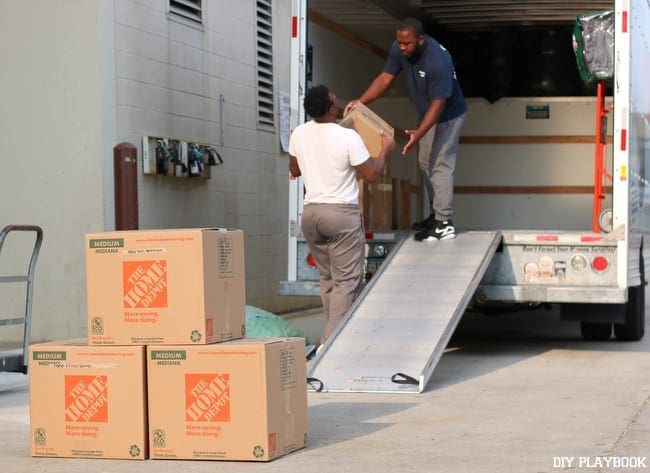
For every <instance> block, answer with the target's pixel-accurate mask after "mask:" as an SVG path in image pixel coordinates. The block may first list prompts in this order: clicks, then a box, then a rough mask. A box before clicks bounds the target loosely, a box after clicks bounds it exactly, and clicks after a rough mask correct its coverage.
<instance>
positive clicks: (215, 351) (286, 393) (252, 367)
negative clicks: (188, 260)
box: [147, 338, 307, 461]
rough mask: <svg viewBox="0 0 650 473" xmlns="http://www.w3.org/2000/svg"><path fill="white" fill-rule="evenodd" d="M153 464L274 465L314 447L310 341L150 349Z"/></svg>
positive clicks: (149, 385) (150, 432)
mask: <svg viewBox="0 0 650 473" xmlns="http://www.w3.org/2000/svg"><path fill="white" fill-rule="evenodd" d="M147 369H148V375H147V377H148V383H147V384H148V392H149V446H150V452H151V458H158V459H165V458H171V459H196V460H199V459H202V460H250V461H268V460H271V459H273V458H277V457H279V456H281V455H284V454H287V453H289V452H292V451H294V450H298V449H300V448H303V447H304V446H305V445H306V444H307V383H306V376H307V374H306V371H307V367H306V361H305V339H304V338H283V339H278V338H275V339H244V340H234V341H231V342H225V343H218V344H214V345H205V346H196V345H188V346H173V345H168V346H155V347H154V346H150V347H147Z"/></svg>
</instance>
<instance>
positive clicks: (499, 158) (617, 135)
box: [280, 0, 650, 340]
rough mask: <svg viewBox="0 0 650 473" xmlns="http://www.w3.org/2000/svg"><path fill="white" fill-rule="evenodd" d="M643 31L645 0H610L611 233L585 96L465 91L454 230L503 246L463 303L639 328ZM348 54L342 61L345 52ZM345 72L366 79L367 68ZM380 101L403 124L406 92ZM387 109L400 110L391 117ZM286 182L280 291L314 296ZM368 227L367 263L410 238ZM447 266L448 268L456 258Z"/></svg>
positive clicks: (296, 105)
mask: <svg viewBox="0 0 650 473" xmlns="http://www.w3.org/2000/svg"><path fill="white" fill-rule="evenodd" d="M569 3H570V2H569ZM293 4H294V13H293V14H294V17H295V19H294V37H293V40H292V41H293V43H292V58H293V61H292V64H293V66H294V67H293V69H292V91H291V92H292V93H291V117H292V123H291V126H292V127H294V126H296V124H297V123H300V122H302V121H303V120H304V113H303V110H302V98H303V95H304V92H305V88H306V87H307V83H306V81H305V69H306V67H307V62H306V61H307V55H306V46H307V37H308V36H307V33H308V31H307V30H308V25H309V21H308V17H309V15H308V10H307V5H306V2H305V1H302V0H294V2H293ZM585 13H588V12H585ZM314 29H315V30H316V29H318V28H314ZM648 31H650V5H649V4H648V2H646V1H641V2H636V1H629V0H616V2H615V38H616V41H615V46H614V48H615V50H614V56H615V61H616V64H615V71H616V73H615V78H614V81H613V84H614V86H613V96H612V97H608V98H607V101H606V104H607V105H608V107H610V108H611V111H610V112H609V114H608V128H607V135H608V136H610V144H608V146H607V148H606V152H605V165H606V172H607V174H608V175H609V176H610V177H611V179H610V180H609V181H608V182H607V183H606V188H607V189H608V190H607V192H606V195H605V197H604V199H603V200H602V207H603V208H611V213H610V214H608V218H609V219H610V220H609V221H608V222H607V223H609V224H611V229H610V231H602V230H600V229H598V228H593V225H592V222H593V215H592V207H593V199H594V197H593V195H592V193H591V192H592V191H591V189H592V188H593V185H594V179H595V178H594V158H593V156H594V147H595V143H593V142H590V141H589V140H588V139H587V140H586V139H585V137H588V138H590V139H593V135H594V128H595V124H596V123H597V122H598V119H597V118H596V112H597V110H596V101H595V99H594V98H591V97H517V98H512V97H504V98H502V99H501V100H499V101H496V102H495V103H491V104H489V103H487V102H486V101H485V100H483V99H480V98H468V104H469V114H468V120H467V123H466V126H465V129H464V131H463V137H462V138H461V147H460V151H459V156H458V164H457V169H456V182H455V186H456V196H455V215H454V219H455V221H456V222H457V227H458V229H459V230H460V231H461V232H462V231H469V230H497V231H500V233H501V244H500V245H499V248H498V249H497V251H496V253H495V255H494V257H493V258H492V260H491V263H490V265H489V267H488V269H487V271H486V272H485V274H484V275H483V276H482V279H481V281H480V284H479V285H478V287H477V288H476V292H475V293H474V297H473V298H472V300H471V301H470V302H469V305H470V306H473V307H475V308H479V309H480V308H486V309H487V308H489V307H491V306H494V305H497V306H499V305H501V304H503V303H507V304H511V303H514V304H525V305H544V304H555V303H557V304H561V305H562V308H563V312H562V313H563V316H564V317H566V318H567V319H572V320H577V321H580V322H581V326H582V332H583V335H584V336H585V337H586V338H609V336H610V335H609V334H610V332H611V328H612V326H613V327H614V333H615V334H616V336H617V338H619V339H624V340H636V339H640V338H641V337H643V334H644V327H645V308H644V305H645V304H644V301H645V284H646V280H645V274H646V273H645V264H644V262H645V261H648V256H647V253H648V251H650V250H649V249H648V246H649V244H648V242H647V241H646V239H647V237H648V235H650V208H649V207H650V205H649V203H650V195H648V190H649V188H648V186H649V185H650V162H648V161H649V160H650V95H648V94H647V92H646V90H645V86H644V83H645V84H647V78H648V77H649V74H650V40H649V37H650V35H649V34H648ZM314 36H315V35H314ZM315 39H317V38H315ZM315 39H314V40H315ZM310 43H311V41H310ZM388 46H389V44H386V45H384V47H385V48H388ZM327 48H328V45H327V42H325V41H324V42H322V43H320V44H313V54H314V56H316V55H317V54H321V53H322V54H327V53H328V51H327ZM337 54H341V52H340V51H339V52H337ZM346 64H348V67H350V66H349V61H348V62H346ZM380 64H383V61H380ZM362 67H366V65H363V66H362ZM380 67H381V66H380ZM379 70H380V69H377V70H375V71H372V73H371V75H370V76H371V77H373V76H374V74H376V73H377V72H378V71H379ZM341 73H342V71H337V70H330V71H328V72H327V73H325V72H323V73H321V75H320V76H319V77H318V80H316V81H314V82H317V83H325V84H329V83H331V82H336V80H337V78H336V75H337V74H341ZM328 74H329V75H328ZM345 74H346V75H348V76H351V77H355V76H360V77H361V76H363V77H366V76H367V74H368V71H363V72H361V71H360V72H359V73H357V72H356V71H354V70H346V71H345ZM316 75H317V74H316V71H314V76H316ZM363 80H364V82H363V83H359V84H358V85H357V87H356V91H354V92H350V94H351V95H350V96H349V97H345V96H342V94H341V93H340V91H338V90H335V91H336V92H337V95H338V96H339V99H341V100H345V99H352V98H355V97H356V95H354V94H357V95H358V94H360V93H361V92H362V91H363V90H364V89H365V87H366V86H367V85H368V83H369V82H368V81H366V80H365V79H363ZM381 100H382V99H380V101H378V102H377V103H376V104H371V107H372V108H373V109H375V110H376V111H378V113H380V115H382V117H383V118H385V119H386V120H387V121H388V122H390V123H395V122H397V126H398V127H400V128H406V127H407V126H409V125H407V124H405V123H404V122H403V120H404V118H403V117H404V114H403V113H402V112H403V110H404V109H405V108H407V105H406V104H407V100H408V99H392V98H389V99H387V100H386V101H383V102H381ZM396 104H397V105H396ZM391 109H399V113H398V114H396V115H391ZM539 109H542V110H546V111H547V112H549V111H550V117H546V118H547V119H546V120H535V119H529V118H530V117H527V116H526V113H527V112H528V111H530V110H539ZM409 118H410V117H409ZM410 126H413V124H411V125H410ZM290 189H291V190H290V203H289V208H290V214H289V261H288V281H286V282H283V283H281V286H280V292H281V293H282V294H285V295H298V294H300V295H305V294H313V295H317V294H318V291H317V287H318V274H317V271H316V269H315V268H313V267H310V266H309V264H307V260H308V251H309V250H308V248H307V246H306V244H305V242H304V240H303V239H302V238H301V235H300V215H301V209H302V182H301V180H300V179H293V180H291V181H290ZM585 189H587V190H585ZM610 189H611V190H610ZM425 216H426V214H425ZM368 230H369V232H370V235H369V240H368V243H369V245H368V257H369V260H368V261H369V265H371V266H372V265H378V264H380V262H381V259H382V258H381V257H379V258H375V257H376V256H382V255H381V253H382V250H383V251H384V253H385V252H386V251H388V252H390V251H391V248H392V246H393V245H394V244H395V242H397V241H399V240H400V239H402V238H412V235H411V234H410V233H409V232H401V231H393V230H391V229H368ZM445 243H446V242H438V243H437V244H445ZM424 244H425V245H426V243H424ZM374 269H376V268H373V270H372V271H371V272H374ZM449 272H450V274H453V268H449Z"/></svg>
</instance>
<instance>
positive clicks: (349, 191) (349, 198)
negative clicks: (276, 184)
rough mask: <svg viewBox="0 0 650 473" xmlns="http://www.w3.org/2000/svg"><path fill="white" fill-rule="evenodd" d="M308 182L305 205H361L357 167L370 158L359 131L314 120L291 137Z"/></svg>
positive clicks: (290, 149) (294, 131)
mask: <svg viewBox="0 0 650 473" xmlns="http://www.w3.org/2000/svg"><path fill="white" fill-rule="evenodd" d="M289 154H291V156H295V157H296V159H297V160H298V166H300V172H301V173H302V177H303V179H304V181H305V187H306V189H307V193H306V195H305V200H304V203H305V204H358V203H359V185H358V184H357V175H356V172H355V170H354V168H353V166H358V165H360V164H362V163H364V162H365V161H366V160H367V159H369V157H370V154H369V153H368V149H367V148H366V146H365V145H364V144H363V140H362V139H361V137H360V136H359V134H358V133H357V132H356V131H354V130H352V129H349V128H344V127H342V126H341V125H339V124H337V123H318V122H316V121H314V120H310V121H308V122H306V123H303V124H302V125H299V126H297V127H296V129H295V130H293V133H291V137H290V139H289Z"/></svg>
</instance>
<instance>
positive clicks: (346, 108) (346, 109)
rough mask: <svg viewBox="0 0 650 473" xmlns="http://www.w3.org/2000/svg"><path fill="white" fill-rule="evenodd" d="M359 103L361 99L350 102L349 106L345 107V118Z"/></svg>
mask: <svg viewBox="0 0 650 473" xmlns="http://www.w3.org/2000/svg"><path fill="white" fill-rule="evenodd" d="M358 101H359V99H354V100H350V101H349V102H348V104H347V105H346V106H345V108H344V109H343V116H346V115H347V114H348V113H349V112H350V110H351V109H352V107H354V106H355V105H356V104H357V102H358Z"/></svg>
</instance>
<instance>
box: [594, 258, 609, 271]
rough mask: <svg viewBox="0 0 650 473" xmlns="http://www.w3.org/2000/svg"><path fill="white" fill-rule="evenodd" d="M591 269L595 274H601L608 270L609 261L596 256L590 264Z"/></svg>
mask: <svg viewBox="0 0 650 473" xmlns="http://www.w3.org/2000/svg"><path fill="white" fill-rule="evenodd" d="M591 267H592V269H593V270H594V271H596V272H597V273H602V272H604V271H606V270H607V268H609V260H608V259H607V258H605V257H604V256H596V257H595V258H594V259H593V260H592V262H591Z"/></svg>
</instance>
